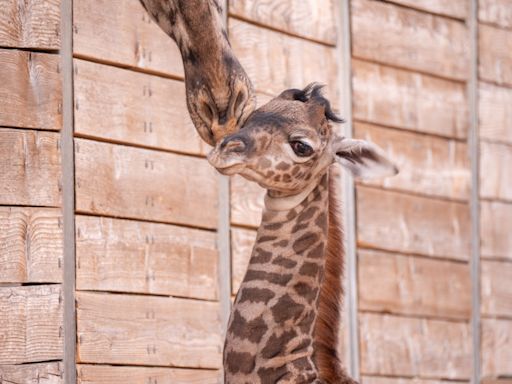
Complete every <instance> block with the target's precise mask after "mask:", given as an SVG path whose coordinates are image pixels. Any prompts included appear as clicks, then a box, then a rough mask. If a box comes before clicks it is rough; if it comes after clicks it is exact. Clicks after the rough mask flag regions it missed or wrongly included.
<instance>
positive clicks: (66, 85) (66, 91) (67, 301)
mask: <svg viewBox="0 0 512 384" xmlns="http://www.w3.org/2000/svg"><path fill="white" fill-rule="evenodd" d="M60 69H61V76H62V132H61V153H62V216H63V220H62V223H63V234H64V244H63V247H64V263H63V271H64V272H63V273H64V276H63V284H62V291H63V295H64V297H63V299H64V300H63V303H64V362H63V364H64V382H65V383H66V384H71V383H76V364H75V361H76V360H75V351H76V316H75V177H74V176H75V175H74V171H75V170H74V168H75V167H74V149H73V2H72V0H62V1H61V50H60Z"/></svg>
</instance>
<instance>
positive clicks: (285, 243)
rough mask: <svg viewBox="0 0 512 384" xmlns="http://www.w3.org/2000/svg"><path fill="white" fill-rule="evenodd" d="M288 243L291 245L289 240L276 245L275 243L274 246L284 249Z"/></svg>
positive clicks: (277, 242)
mask: <svg viewBox="0 0 512 384" xmlns="http://www.w3.org/2000/svg"><path fill="white" fill-rule="evenodd" d="M288 243H289V241H288V240H280V241H276V242H275V243H273V244H272V246H273V247H281V248H284V247H286V246H287V245H288Z"/></svg>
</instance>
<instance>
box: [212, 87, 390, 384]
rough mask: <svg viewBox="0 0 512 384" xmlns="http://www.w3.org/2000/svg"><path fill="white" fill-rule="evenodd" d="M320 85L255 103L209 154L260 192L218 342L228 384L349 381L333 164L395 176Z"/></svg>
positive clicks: (224, 169)
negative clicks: (346, 130)
mask: <svg viewBox="0 0 512 384" xmlns="http://www.w3.org/2000/svg"><path fill="white" fill-rule="evenodd" d="M341 121H342V120H341V119H340V118H339V117H337V116H336V115H335V114H334V113H333V111H332V110H331V107H330V104H329V101H328V100H327V99H325V98H324V97H323V96H322V94H321V86H318V85H315V84H311V85H309V86H307V87H306V88H305V89H303V90H298V89H289V90H286V91H284V92H283V93H282V94H281V95H279V96H278V97H276V98H275V99H273V100H271V101H270V102H269V103H267V104H266V105H264V106H263V107H261V108H260V109H258V110H256V111H255V112H254V113H253V114H252V115H251V116H250V117H249V118H248V120H247V122H246V124H245V125H244V127H243V128H242V129H241V130H240V131H239V132H237V133H235V134H232V135H229V136H227V137H225V138H224V139H223V140H221V141H220V142H218V143H217V145H216V146H215V148H214V149H213V150H212V152H211V153H210V155H209V157H208V160H209V161H210V163H211V164H212V165H213V166H214V167H215V168H217V170H219V171H220V172H221V173H223V174H226V175H233V174H236V173H238V174H240V175H242V176H244V177H245V178H247V179H249V180H251V181H254V182H256V183H258V184H259V185H260V186H262V187H263V188H265V189H267V194H266V197H265V209H264V211H263V217H262V222H261V225H260V227H259V229H258V235H257V239H256V244H255V246H254V249H253V251H252V255H251V258H250V262H249V267H248V270H247V273H246V275H245V278H244V280H243V282H242V285H241V287H240V290H239V291H238V294H237V297H236V300H235V304H234V307H233V310H232V313H231V317H230V320H229V324H228V330H227V335H226V343H225V348H224V371H225V380H226V383H229V384H234V383H237V384H238V383H240V384H245V383H251V384H255V383H262V384H273V383H322V384H325V383H355V381H353V380H352V379H351V378H350V377H348V376H347V375H346V373H345V372H344V371H343V369H342V367H341V364H340V361H339V359H338V356H337V353H336V350H337V344H338V343H337V342H338V328H339V326H340V324H339V323H340V305H341V296H342V265H343V246H342V236H341V223H340V220H339V218H338V216H337V209H336V203H337V201H336V196H335V195H334V192H335V184H334V177H331V178H329V172H328V169H329V167H330V165H331V164H332V163H333V162H335V161H337V162H339V163H341V164H342V165H344V166H345V167H347V168H348V169H349V170H350V171H351V172H352V173H353V174H354V175H355V176H358V177H363V178H366V177H373V176H375V177H383V176H388V175H394V174H396V173H397V168H396V167H395V166H394V165H393V164H392V163H391V162H390V161H389V160H387V159H386V158H385V157H384V155H383V152H382V150H380V149H379V148H378V147H376V146H375V145H373V144H370V143H368V142H365V141H361V140H353V139H348V138H343V137H339V136H338V135H336V134H335V133H334V131H333V129H332V127H331V122H338V123H339V122H341Z"/></svg>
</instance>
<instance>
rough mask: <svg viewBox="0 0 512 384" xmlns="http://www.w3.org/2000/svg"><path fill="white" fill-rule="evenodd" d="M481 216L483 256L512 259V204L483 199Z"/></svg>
mask: <svg viewBox="0 0 512 384" xmlns="http://www.w3.org/2000/svg"><path fill="white" fill-rule="evenodd" d="M480 217H481V218H480V239H481V242H480V247H481V255H482V258H501V259H510V260H512V236H510V228H512V204H506V203H501V202H497V201H493V202H490V201H481V202H480Z"/></svg>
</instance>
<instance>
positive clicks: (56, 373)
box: [0, 362, 64, 384]
mask: <svg viewBox="0 0 512 384" xmlns="http://www.w3.org/2000/svg"><path fill="white" fill-rule="evenodd" d="M63 368H64V366H63V364H62V363H61V362H50V363H37V364H23V365H0V378H1V380H2V383H5V384H11V383H13V384H34V383H38V384H64V377H63Z"/></svg>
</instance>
